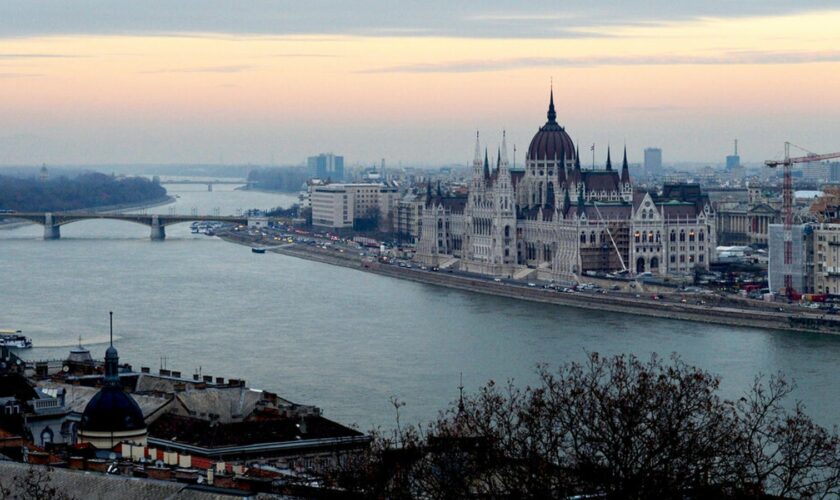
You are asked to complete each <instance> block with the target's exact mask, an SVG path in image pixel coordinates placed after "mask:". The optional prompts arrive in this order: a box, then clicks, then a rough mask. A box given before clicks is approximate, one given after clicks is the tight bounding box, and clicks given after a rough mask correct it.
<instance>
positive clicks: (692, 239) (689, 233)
mask: <svg viewBox="0 0 840 500" xmlns="http://www.w3.org/2000/svg"><path fill="white" fill-rule="evenodd" d="M688 241H694V230H693V229H692V230H691V231H689V232H688Z"/></svg>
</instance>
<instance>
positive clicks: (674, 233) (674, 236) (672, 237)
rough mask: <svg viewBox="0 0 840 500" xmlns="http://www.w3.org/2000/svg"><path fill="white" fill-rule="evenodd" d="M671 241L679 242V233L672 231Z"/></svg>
mask: <svg viewBox="0 0 840 500" xmlns="http://www.w3.org/2000/svg"><path fill="white" fill-rule="evenodd" d="M671 241H677V233H676V232H675V231H673V230H672V231H671Z"/></svg>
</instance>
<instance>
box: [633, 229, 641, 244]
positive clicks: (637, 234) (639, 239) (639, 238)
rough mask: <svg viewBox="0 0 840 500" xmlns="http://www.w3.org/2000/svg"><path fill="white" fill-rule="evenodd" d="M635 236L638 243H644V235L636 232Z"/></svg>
mask: <svg viewBox="0 0 840 500" xmlns="http://www.w3.org/2000/svg"><path fill="white" fill-rule="evenodd" d="M635 236H636V243H641V241H642V234H641V233H640V232H638V231H636V234H635Z"/></svg>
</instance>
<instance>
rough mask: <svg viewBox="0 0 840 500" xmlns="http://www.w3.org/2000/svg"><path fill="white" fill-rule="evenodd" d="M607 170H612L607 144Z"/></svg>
mask: <svg viewBox="0 0 840 500" xmlns="http://www.w3.org/2000/svg"><path fill="white" fill-rule="evenodd" d="M607 171H608V172H610V171H612V160H610V147H609V146H607Z"/></svg>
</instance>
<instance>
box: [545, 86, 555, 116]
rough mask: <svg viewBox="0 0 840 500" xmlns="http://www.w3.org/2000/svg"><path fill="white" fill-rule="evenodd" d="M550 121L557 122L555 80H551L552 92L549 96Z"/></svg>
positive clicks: (548, 114)
mask: <svg viewBox="0 0 840 500" xmlns="http://www.w3.org/2000/svg"><path fill="white" fill-rule="evenodd" d="M546 116H548V123H557V112H556V111H554V82H553V81H552V82H551V94H550V97H549V98H548V113H547V114H546Z"/></svg>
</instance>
